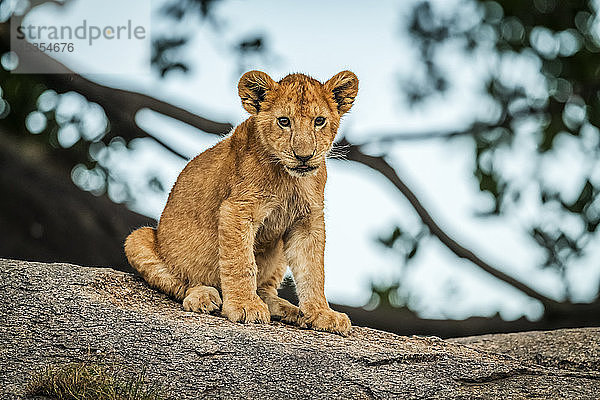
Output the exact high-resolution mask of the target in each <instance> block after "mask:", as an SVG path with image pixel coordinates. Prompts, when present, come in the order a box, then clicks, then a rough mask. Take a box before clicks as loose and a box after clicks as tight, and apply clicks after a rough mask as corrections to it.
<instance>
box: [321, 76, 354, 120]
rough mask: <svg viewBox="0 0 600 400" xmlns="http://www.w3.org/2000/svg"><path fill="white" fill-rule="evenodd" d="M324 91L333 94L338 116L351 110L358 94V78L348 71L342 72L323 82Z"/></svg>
mask: <svg viewBox="0 0 600 400" xmlns="http://www.w3.org/2000/svg"><path fill="white" fill-rule="evenodd" d="M324 87H325V90H327V91H329V92H331V93H333V99H334V100H335V102H336V103H337V107H338V111H339V113H340V116H341V115H342V114H345V113H347V112H348V111H349V110H350V109H351V108H352V103H354V98H355V97H356V95H357V94H358V78H357V77H356V75H354V73H353V72H350V71H342V72H340V73H338V74H336V75H335V76H334V77H333V78H331V79H330V80H328V81H327V82H325V85H324Z"/></svg>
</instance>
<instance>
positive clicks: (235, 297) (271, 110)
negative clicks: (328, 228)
mask: <svg viewBox="0 0 600 400" xmlns="http://www.w3.org/2000/svg"><path fill="white" fill-rule="evenodd" d="M238 91H239V95H240V98H241V99H242V105H243V107H244V108H245V109H246V110H247V111H248V112H250V113H251V114H252V115H251V116H250V118H248V119H247V120H246V121H244V122H243V123H242V124H240V125H239V126H238V127H237V128H236V129H235V131H234V132H233V134H232V135H230V136H229V137H227V138H225V139H224V140H223V141H221V142H220V143H218V144H217V145H215V146H214V147H212V148H210V149H208V150H207V151H205V152H203V153H202V154H200V155H199V156H197V157H196V158H194V159H193V160H192V161H190V162H189V163H188V164H187V166H186V167H185V168H184V170H183V171H182V172H181V174H180V175H179V178H178V179H177V182H176V183H175V186H174V187H173V189H172V190H171V193H170V195H169V199H168V201H167V205H166V206H165V209H164V211H163V213H162V216H161V218H160V222H159V224H158V228H157V229H156V230H155V229H153V228H148V227H145V228H140V229H138V230H136V231H134V232H133V233H132V234H131V235H129V237H128V238H127V240H126V242H125V253H126V254H127V258H128V259H129V262H130V263H131V265H132V266H133V267H134V268H135V269H136V270H137V271H139V273H140V274H141V275H142V276H143V277H144V279H145V280H146V281H147V282H148V283H149V284H150V285H151V286H153V287H155V288H157V289H159V290H161V291H163V292H165V293H167V294H169V295H171V296H173V297H175V298H176V299H178V300H180V301H182V302H183V306H184V308H185V309H186V310H188V311H197V312H212V311H215V310H218V309H219V308H221V306H222V313H223V314H224V315H225V316H227V317H228V318H229V319H230V320H232V321H241V322H268V321H269V320H270V317H276V318H279V319H282V320H284V321H287V322H291V323H297V324H299V325H300V326H305V327H311V328H313V329H318V330H323V331H329V332H335V333H341V334H347V333H348V331H349V329H350V320H349V319H348V317H347V316H346V315H345V314H342V313H338V312H335V311H333V310H331V309H330V308H329V306H328V304H327V301H326V300H325V294H324V267H323V258H324V250H325V225H324V220H323V194H324V188H325V181H326V179H327V171H326V166H325V158H326V156H327V153H328V152H329V151H330V150H331V147H332V143H333V140H334V137H335V135H336V133H337V130H338V126H339V122H340V117H341V116H342V115H343V114H344V113H346V112H347V111H348V110H349V109H350V108H351V107H352V103H353V101H354V98H355V97H356V94H357V91H358V79H357V78H356V76H355V75H354V74H353V73H352V72H349V71H343V72H340V73H339V74H337V75H335V76H334V77H333V78H331V79H330V80H329V81H327V82H326V83H324V84H322V83H320V82H318V81H317V80H315V79H313V78H311V77H308V76H306V75H303V74H292V75H288V76H286V77H285V78H283V79H282V80H281V81H279V82H275V81H273V80H272V79H271V78H270V77H269V76H268V75H267V74H265V73H263V72H259V71H251V72H248V73H246V74H244V76H242V78H241V79H240V82H239V85H238ZM281 117H286V118H289V121H290V123H289V126H284V125H286V124H283V123H281V120H279V121H278V118H281ZM317 117H324V118H325V123H324V124H323V125H319V123H318V122H320V120H317ZM296 156H301V157H308V156H312V157H311V158H310V159H309V160H308V161H305V164H306V166H307V168H313V167H316V169H314V170H311V171H302V170H297V169H296V170H294V168H296V167H298V166H300V165H301V164H302V163H303V162H302V161H301V160H300V159H299V158H297V157H296ZM288 265H289V266H290V269H291V271H292V273H293V276H294V280H295V282H296V288H297V292H298V298H299V302H300V303H299V308H298V307H296V306H294V305H292V304H290V303H289V302H287V301H286V300H284V299H281V298H279V297H278V296H277V288H278V287H279V285H280V283H281V281H282V279H283V276H284V273H285V270H286V267H287V266H288ZM220 293H221V294H222V296H223V301H222V302H221V296H220Z"/></svg>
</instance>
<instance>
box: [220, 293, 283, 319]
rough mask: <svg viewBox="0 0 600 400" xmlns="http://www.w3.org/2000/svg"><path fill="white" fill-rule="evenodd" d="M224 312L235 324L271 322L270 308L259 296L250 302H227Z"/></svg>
mask: <svg viewBox="0 0 600 400" xmlns="http://www.w3.org/2000/svg"><path fill="white" fill-rule="evenodd" d="M222 312H223V315H225V316H226V317H227V318H228V319H229V320H230V321H233V322H243V323H248V322H256V323H267V322H269V321H270V320H271V314H269V308H268V307H267V305H266V304H265V303H264V301H262V300H261V299H260V297H258V296H256V297H254V298H251V299H249V300H226V301H225V302H224V303H223V310H222Z"/></svg>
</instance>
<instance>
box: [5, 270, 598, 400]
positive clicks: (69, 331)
mask: <svg viewBox="0 0 600 400" xmlns="http://www.w3.org/2000/svg"><path fill="white" fill-rule="evenodd" d="M0 275H1V276H0V288H1V293H2V295H1V297H0V339H1V340H2V345H1V346H0V398H2V399H5V398H9V399H10V398H22V397H23V392H24V388H25V387H26V385H27V383H28V381H29V379H30V378H31V375H32V374H33V373H35V372H36V371H38V370H40V369H41V368H43V367H44V366H45V365H48V364H61V363H66V362H73V361H81V360H90V359H92V360H98V361H102V362H106V361H107V360H109V361H110V362H112V363H116V364H117V365H124V366H127V367H129V368H133V369H136V370H141V369H142V368H145V370H146V376H147V377H148V379H149V380H150V381H154V382H161V383H162V384H164V385H165V386H166V387H167V388H168V389H170V391H171V392H172V393H173V394H174V396H175V398H178V399H196V398H240V397H241V398H269V399H296V398H299V399H304V398H311V399H314V398H344V399H355V398H356V399H363V398H364V399H370V398H375V399H387V398H402V399H425V398H427V399H429V398H439V399H474V398H500V397H502V398H505V399H513V398H514V399H522V398H540V399H542V398H578V399H588V398H589V399H595V398H598V396H599V394H600V346H599V343H600V329H595V328H594V329H592V328H588V329H573V330H559V331H551V332H528V333H521V334H502V335H487V336H480V337H470V338H460V339H453V340H446V341H444V340H441V339H438V338H435V337H415V336H413V337H403V336H397V335H394V334H391V333H384V332H380V331H375V330H372V329H367V328H353V330H352V332H351V334H350V336H349V337H346V338H344V337H340V336H336V335H332V334H327V333H321V332H314V331H309V330H301V329H298V328H296V327H292V326H287V325H283V324H280V323H275V322H274V323H271V324H268V325H242V324H234V323H231V322H229V321H227V320H225V319H224V318H221V317H218V316H206V315H199V314H194V313H187V312H184V311H183V310H182V307H181V305H180V304H177V303H175V302H173V301H172V300H170V299H168V298H167V297H166V296H164V295H162V294H160V293H157V292H155V291H153V290H151V289H149V288H148V287H147V286H146V285H145V284H144V283H143V282H142V281H141V279H139V278H137V277H134V276H132V275H130V274H127V273H123V272H117V271H114V270H111V269H107V268H89V267H79V266H74V265H68V264H42V263H33V262H24V261H14V260H2V259H0Z"/></svg>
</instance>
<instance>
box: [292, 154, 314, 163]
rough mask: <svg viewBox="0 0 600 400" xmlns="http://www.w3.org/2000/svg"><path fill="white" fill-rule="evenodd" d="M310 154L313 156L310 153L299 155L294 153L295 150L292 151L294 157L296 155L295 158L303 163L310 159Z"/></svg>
mask: <svg viewBox="0 0 600 400" xmlns="http://www.w3.org/2000/svg"><path fill="white" fill-rule="evenodd" d="M312 156H313V155H312V154H311V155H308V156H300V155H298V154H296V152H294V157H296V159H297V160H299V161H302V162H303V163H305V162H307V161H308V160H310V159H311V158H312Z"/></svg>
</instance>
